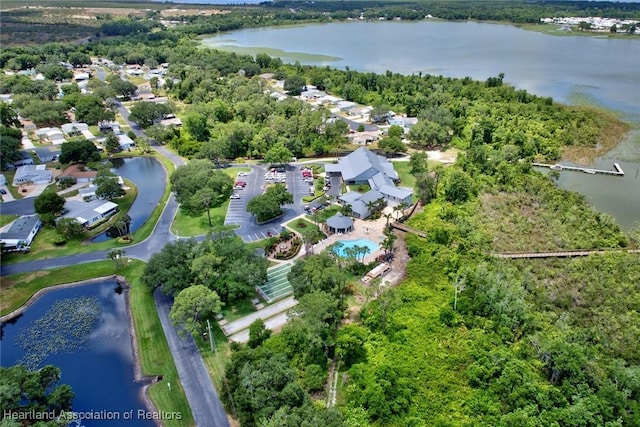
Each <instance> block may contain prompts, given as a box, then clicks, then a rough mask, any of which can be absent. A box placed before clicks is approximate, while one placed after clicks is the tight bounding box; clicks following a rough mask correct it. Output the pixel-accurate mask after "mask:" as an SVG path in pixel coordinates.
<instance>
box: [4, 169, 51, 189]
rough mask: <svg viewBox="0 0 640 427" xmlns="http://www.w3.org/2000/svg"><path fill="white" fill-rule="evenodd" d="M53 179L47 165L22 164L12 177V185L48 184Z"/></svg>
mask: <svg viewBox="0 0 640 427" xmlns="http://www.w3.org/2000/svg"><path fill="white" fill-rule="evenodd" d="M52 179H53V174H52V173H51V171H50V170H47V165H24V166H20V167H18V169H17V170H16V174H15V175H14V177H13V185H14V186H18V185H21V184H48V183H50V182H51V180H52Z"/></svg>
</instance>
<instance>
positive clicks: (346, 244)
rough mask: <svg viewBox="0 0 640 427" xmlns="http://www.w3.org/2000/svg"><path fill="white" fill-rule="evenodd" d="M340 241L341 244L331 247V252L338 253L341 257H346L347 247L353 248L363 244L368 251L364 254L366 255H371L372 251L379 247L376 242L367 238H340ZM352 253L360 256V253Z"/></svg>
mask: <svg viewBox="0 0 640 427" xmlns="http://www.w3.org/2000/svg"><path fill="white" fill-rule="evenodd" d="M340 243H342V246H340V247H334V248H333V252H334V253H335V254H336V255H338V256H339V257H343V258H346V257H348V255H347V249H351V248H354V247H356V246H361V247H362V246H364V247H366V248H367V249H368V250H369V252H367V253H366V254H365V256H366V255H371V254H372V253H374V252H375V251H377V250H378V248H379V247H380V245H378V244H377V243H374V242H372V241H371V240H369V239H357V240H340ZM354 255H355V256H357V257H358V258H361V257H362V253H359V254H354Z"/></svg>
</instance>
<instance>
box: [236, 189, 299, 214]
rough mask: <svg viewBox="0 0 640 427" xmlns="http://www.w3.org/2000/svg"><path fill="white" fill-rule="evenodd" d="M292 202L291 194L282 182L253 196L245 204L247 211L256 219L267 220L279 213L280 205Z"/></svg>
mask: <svg viewBox="0 0 640 427" xmlns="http://www.w3.org/2000/svg"><path fill="white" fill-rule="evenodd" d="M288 203H293V196H292V195H291V193H289V192H288V191H287V190H286V188H285V186H284V185H282V184H275V185H273V186H271V187H269V188H267V190H266V191H265V193H264V194H261V195H259V196H256V197H254V198H253V199H251V200H249V203H248V204H247V211H248V212H250V213H252V214H254V215H255V216H256V218H257V219H258V221H268V220H270V219H273V218H275V217H277V216H278V215H280V213H281V212H282V211H281V207H282V205H285V204H288Z"/></svg>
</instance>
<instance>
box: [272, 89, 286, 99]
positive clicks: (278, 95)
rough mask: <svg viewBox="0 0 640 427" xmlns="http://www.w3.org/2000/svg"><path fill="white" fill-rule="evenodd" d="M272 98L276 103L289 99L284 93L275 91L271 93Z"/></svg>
mask: <svg viewBox="0 0 640 427" xmlns="http://www.w3.org/2000/svg"><path fill="white" fill-rule="evenodd" d="M270 96H271V97H272V98H274V99H275V100H276V101H282V100H284V99H287V98H288V96H287V95H286V94H284V93H282V92H278V91H273V92H271V95H270Z"/></svg>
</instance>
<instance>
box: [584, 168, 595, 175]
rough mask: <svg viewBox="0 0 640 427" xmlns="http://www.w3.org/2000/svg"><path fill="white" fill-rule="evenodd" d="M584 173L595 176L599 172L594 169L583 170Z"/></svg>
mask: <svg viewBox="0 0 640 427" xmlns="http://www.w3.org/2000/svg"><path fill="white" fill-rule="evenodd" d="M583 172H584V173H588V174H590V175H595V174H596V173H597V172H596V171H595V170H593V169H584V170H583Z"/></svg>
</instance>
